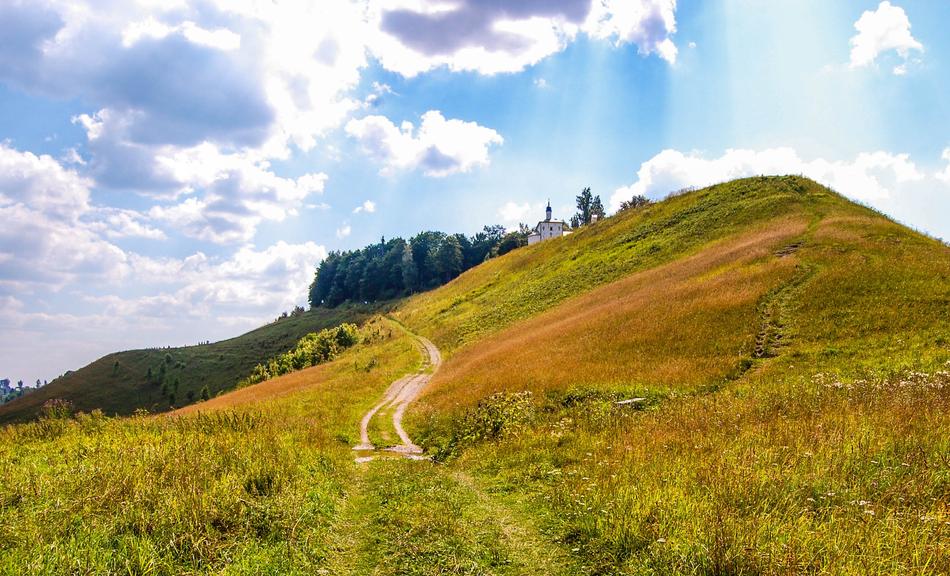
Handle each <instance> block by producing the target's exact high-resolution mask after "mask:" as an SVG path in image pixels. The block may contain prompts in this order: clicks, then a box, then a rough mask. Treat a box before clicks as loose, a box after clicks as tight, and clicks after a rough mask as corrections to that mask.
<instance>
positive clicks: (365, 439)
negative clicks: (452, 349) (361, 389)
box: [353, 336, 442, 462]
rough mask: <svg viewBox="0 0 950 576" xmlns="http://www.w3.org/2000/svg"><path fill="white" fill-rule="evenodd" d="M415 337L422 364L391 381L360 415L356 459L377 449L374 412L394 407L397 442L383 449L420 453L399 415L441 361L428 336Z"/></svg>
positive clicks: (411, 454) (412, 454) (368, 456)
mask: <svg viewBox="0 0 950 576" xmlns="http://www.w3.org/2000/svg"><path fill="white" fill-rule="evenodd" d="M414 337H415V338H416V340H417V341H418V342H419V344H420V347H421V349H422V352H423V353H424V361H423V364H422V367H421V368H419V371H418V372H416V373H415V374H411V375H409V376H404V377H403V378H400V379H399V380H396V381H395V382H393V383H392V384H390V386H389V388H387V389H386V393H385V394H383V399H382V400H380V402H379V403H378V404H376V405H375V406H373V408H372V409H370V411H369V412H367V413H366V414H365V415H364V416H363V418H362V420H360V443H359V444H357V445H356V446H354V447H353V450H356V451H357V452H360V455H359V456H357V458H356V460H357V461H358V462H367V461H369V460H372V459H373V458H374V457H375V454H373V453H374V452H376V446H374V445H373V443H372V442H370V439H369V425H370V422H371V421H372V419H373V417H374V416H376V414H377V413H379V412H380V411H385V410H386V409H389V408H391V409H393V414H392V426H393V430H395V431H396V434H397V435H398V436H399V440H400V443H399V444H397V445H395V446H390V447H388V448H385V450H387V451H388V452H395V453H398V454H403V455H405V456H407V457H410V458H412V457H415V458H419V457H420V455H421V454H422V448H420V447H419V446H417V445H416V444H415V443H414V442H413V441H412V439H411V438H409V435H408V434H406V431H405V429H404V428H403V427H402V417H403V415H404V414H405V413H406V408H408V407H409V404H411V403H412V402H413V401H414V400H415V399H416V398H417V397H418V396H419V394H420V393H421V392H422V390H423V388H425V387H426V385H428V384H429V380H431V379H432V375H433V374H434V373H435V371H436V370H438V369H439V366H440V365H441V364H442V355H441V354H440V353H439V349H438V348H436V346H435V344H433V343H432V342H431V341H430V340H428V339H426V338H423V337H422V336H414Z"/></svg>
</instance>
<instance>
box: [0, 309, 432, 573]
mask: <svg viewBox="0 0 950 576" xmlns="http://www.w3.org/2000/svg"><path fill="white" fill-rule="evenodd" d="M379 324H383V325H385V322H384V321H375V322H374V323H373V324H371V325H370V327H369V328H368V329H367V332H368V333H369V332H371V331H372V328H373V327H374V326H375V325H379ZM384 334H385V335H377V336H374V337H373V339H372V340H371V341H368V342H365V343H364V344H361V345H358V346H357V347H355V348H354V349H351V350H350V351H348V352H346V353H345V354H344V355H343V356H342V357H341V358H340V359H339V360H337V361H334V362H331V363H328V364H324V365H321V366H317V367H314V368H310V369H307V370H303V371H300V372H296V373H293V374H290V375H287V376H284V377H281V378H276V379H274V380H270V381H268V382H265V383H262V384H260V385H258V386H256V387H255V386H252V387H248V388H243V389H241V390H239V391H237V392H235V393H234V394H233V395H234V396H235V397H236V398H237V399H238V401H233V402H229V400H230V398H229V396H230V395H225V396H221V397H219V398H216V399H215V400H213V401H212V402H209V403H206V405H199V406H204V407H203V408H202V411H200V412H196V411H191V412H190V413H188V414H183V415H167V416H148V417H143V416H138V417H132V418H109V417H105V416H103V415H101V414H99V413H95V414H91V415H83V416H80V417H78V418H52V419H42V420H40V421H38V422H34V423H29V424H20V425H16V426H7V427H4V428H3V429H2V430H0V483H2V485H3V486H4V490H3V491H2V492H0V573H3V574H68V573H80V574H183V573H217V572H220V571H223V572H225V573H229V574H261V573H270V574H294V573H299V574H312V573H313V572H314V570H316V569H318V568H319V567H320V566H323V565H324V564H325V561H326V557H327V555H328V554H329V553H330V550H329V547H328V546H329V542H330V539H329V530H330V527H331V524H332V523H333V521H334V519H335V517H336V514H337V510H338V507H339V506H340V504H341V502H342V501H343V498H344V496H345V494H346V490H347V489H348V487H349V486H350V485H352V484H353V483H354V478H355V475H356V474H357V472H358V470H357V469H356V467H355V465H354V464H353V462H352V451H351V448H350V447H351V445H352V442H353V436H354V435H355V432H356V426H357V422H358V421H359V418H360V416H361V415H362V413H363V412H364V411H365V410H366V409H367V408H368V407H369V405H371V403H372V402H373V401H375V398H376V397H377V396H378V395H379V394H381V393H382V391H383V390H384V389H385V388H386V386H387V385H388V383H389V382H390V381H391V380H392V379H393V378H395V377H398V376H399V375H401V374H402V373H404V372H405V371H408V370H410V369H411V368H412V367H413V366H414V365H415V364H416V363H418V352H417V350H416V348H415V346H414V345H413V342H412V340H411V339H410V338H409V337H408V336H405V335H404V334H403V332H402V331H399V330H386V331H384ZM373 358H384V359H385V360H386V362H385V364H378V365H377V367H376V368H374V369H371V370H369V371H367V370H365V369H363V368H361V367H363V366H366V365H368V364H369V363H370V360H371V359H373ZM284 380H300V381H304V382H305V385H304V386H302V387H296V388H295V389H294V391H293V392H292V393H289V394H286V395H283V396H281V397H277V398H275V397H270V398H266V399H260V400H261V401H259V402H253V403H242V402H240V399H242V398H243V397H244V396H246V395H247V394H248V393H250V392H252V391H253V389H254V388H257V387H268V386H269V387H272V388H273V387H275V386H280V385H282V381H284Z"/></svg>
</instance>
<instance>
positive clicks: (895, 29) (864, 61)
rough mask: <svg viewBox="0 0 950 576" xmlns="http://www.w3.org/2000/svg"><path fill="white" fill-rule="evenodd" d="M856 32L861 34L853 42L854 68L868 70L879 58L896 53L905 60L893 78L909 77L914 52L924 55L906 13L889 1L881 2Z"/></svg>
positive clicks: (858, 25)
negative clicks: (892, 52)
mask: <svg viewBox="0 0 950 576" xmlns="http://www.w3.org/2000/svg"><path fill="white" fill-rule="evenodd" d="M854 28H855V30H857V31H858V33H857V34H855V35H854V36H853V37H852V38H851V63H850V65H851V68H860V67H864V66H869V65H871V64H873V63H874V62H875V60H877V57H878V56H879V55H880V54H882V53H884V52H888V51H890V50H894V51H896V52H897V54H898V56H900V58H902V59H903V62H902V63H901V64H898V65H897V66H895V67H894V70H893V71H894V74H897V75H903V74H906V73H907V60H908V58H909V57H910V53H911V51H916V52H923V51H924V45H923V44H921V43H920V42H919V41H918V40H917V39H916V38H914V37H913V35H911V33H910V19H909V18H908V17H907V13H906V12H904V9H903V8H901V7H900V6H894V5H892V4H891V3H890V2H888V1H887V0H885V1H884V2H881V3H880V4H879V5H878V7H877V10H874V11H873V12H872V11H870V10H867V11H865V12H864V13H863V14H861V17H860V18H858V21H857V22H855V23H854Z"/></svg>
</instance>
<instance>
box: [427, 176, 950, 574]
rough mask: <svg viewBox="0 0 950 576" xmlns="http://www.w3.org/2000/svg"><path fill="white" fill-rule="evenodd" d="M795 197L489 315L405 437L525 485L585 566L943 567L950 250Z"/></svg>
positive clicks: (696, 569)
mask: <svg viewBox="0 0 950 576" xmlns="http://www.w3.org/2000/svg"><path fill="white" fill-rule="evenodd" d="M729 186H731V185H728V184H727V185H725V187H726V188H727V189H728V187H729ZM706 193H708V194H709V193H712V192H709V191H707V192H706ZM687 196H689V195H687ZM697 196H699V197H700V198H701V197H702V196H701V195H699V194H697ZM688 199H689V198H683V199H681V200H680V201H681V202H685V201H687V200H688ZM694 200H695V198H694ZM700 201H701V200H700ZM733 201H735V198H733ZM787 206H788V204H786V208H783V211H784V212H785V215H784V216H781V217H778V218H776V219H772V220H770V221H766V222H764V223H761V227H759V226H756V225H751V226H749V227H748V228H747V230H746V231H743V232H738V233H732V234H730V235H729V236H728V237H726V238H723V239H721V240H715V241H712V242H710V243H707V244H706V245H705V246H704V247H703V249H702V250H701V251H699V252H697V253H695V254H692V255H687V256H685V257H681V258H679V259H677V260H676V261H673V262H671V263H669V264H664V265H661V266H658V267H654V268H651V269H648V270H644V271H642V272H635V273H633V274H630V275H628V276H626V277H625V278H623V279H621V280H619V281H616V282H613V283H609V284H606V285H603V286H602V287H600V288H596V289H594V290H591V291H587V292H579V293H578V294H577V295H576V296H574V297H571V298H567V299H566V301H565V303H564V304H562V305H560V306H558V307H556V308H553V309H551V310H549V311H548V312H545V313H542V314H539V315H536V316H534V317H533V318H531V319H529V320H527V321H523V322H518V323H513V324H511V325H507V323H506V322H504V321H501V322H498V323H496V324H495V325H493V326H492V329H490V330H485V332H488V333H490V336H487V337H484V338H483V339H481V340H480V341H479V342H478V343H477V344H473V345H467V346H461V347H459V348H457V349H456V350H455V351H454V353H453V354H451V355H449V358H448V360H447V361H446V363H445V365H444V367H443V370H442V372H441V373H440V374H439V375H438V376H437V377H436V378H435V379H434V380H433V383H432V386H431V388H430V389H429V390H427V392H426V394H425V395H424V396H423V397H422V398H421V399H420V401H419V404H418V406H417V408H416V410H415V411H414V412H413V413H412V420H411V422H410V424H411V425H412V432H413V433H414V434H415V435H416V437H418V438H420V441H421V443H422V444H423V445H425V446H426V447H427V448H428V449H429V450H430V451H431V452H432V453H434V454H436V456H437V457H438V458H441V459H443V460H444V461H446V462H448V465H450V466H452V467H454V468H458V469H460V470H463V471H465V473H467V474H471V475H472V476H473V477H474V478H476V479H477V480H478V481H479V482H482V483H483V484H485V485H486V486H488V487H490V489H491V490H494V491H496V492H498V493H501V494H506V493H511V494H515V495H518V496H519V497H520V498H527V500H528V504H527V506H526V509H527V510H529V511H531V513H532V515H533V516H535V518H536V522H537V523H538V524H539V525H540V526H541V528H542V529H543V530H544V531H546V533H547V534H548V536H549V538H550V539H552V540H554V541H557V542H559V543H561V545H562V546H563V547H564V549H566V550H569V551H570V552H571V555H572V560H573V562H574V569H575V570H576V573H583V574H799V573H822V574H855V575H857V574H909V573H913V574H943V573H947V572H948V571H950V547H948V542H950V540H948V538H947V536H948V534H950V515H948V510H950V412H948V410H947V408H948V403H950V249H948V248H947V247H946V246H945V245H943V244H941V243H939V242H937V241H934V240H932V239H929V238H926V237H924V236H922V235H919V234H917V233H914V232H912V231H909V230H907V229H906V228H903V227H901V226H899V225H897V224H896V223H894V222H891V221H888V220H886V219H885V218H882V217H880V216H878V215H876V214H874V213H872V212H870V211H868V210H866V209H864V208H861V207H858V206H855V205H853V204H850V203H848V202H845V201H842V200H840V199H839V198H837V197H835V196H834V195H831V194H827V195H825V196H823V197H822V196H821V195H818V194H812V193H809V195H808V197H807V199H806V200H805V201H804V202H803V203H802V204H800V205H799V207H798V208H795V209H793V210H791V211H790V212H789V211H788V210H787ZM622 217H624V216H621V218H622ZM626 217H627V218H630V219H631V220H632V222H631V223H630V224H629V225H630V226H638V225H642V224H638V223H637V222H636V220H637V219H643V220H647V219H648V218H649V217H650V216H649V214H634V215H632V216H626ZM651 240H652V239H651ZM552 244H553V242H552ZM523 257H529V255H528V254H526V255H524V256H523ZM552 265H553V263H552ZM470 280H471V279H470ZM549 280H551V279H549ZM537 282H538V283H543V282H544V279H538V280H537ZM451 288H453V286H452V285H450V286H448V287H446V288H445V289H443V290H440V291H435V292H433V293H430V294H429V295H428V296H427V300H426V305H427V306H428V307H430V309H437V308H438V307H439V306H440V305H442V306H448V305H449V303H451V302H455V301H460V300H464V299H465V296H464V295H461V296H460V295H459V294H457V293H450V292H449V289H451ZM456 288H457V287H456ZM474 297H475V298H477V297H478V296H474ZM509 302H510V304H509V306H510V307H511V311H510V312H509V311H507V310H504V311H499V310H497V309H496V310H492V311H486V312H483V313H485V314H490V315H492V317H495V318H501V317H504V315H505V314H504V312H507V315H509V316H517V315H518V314H520V310H521V309H520V305H519V303H518V301H517V300H511V301H509ZM410 306H411V304H410ZM420 324H421V322H420ZM432 326H433V327H432V328H431V329H432V330H433V332H435V333H437V334H438V333H440V332H439V330H443V331H445V330H447V329H449V327H451V329H454V330H456V331H457V333H460V334H464V333H465V332H466V327H465V325H464V324H461V325H459V324H454V323H449V322H448V321H445V322H443V323H441V324H438V323H436V322H433V324H432ZM420 329H423V330H425V328H420ZM455 333H456V332H451V331H449V332H442V334H443V336H442V338H443V340H444V341H447V342H453V341H455V340H456V339H458V337H457V336H455V335H454V334H455ZM462 339H464V337H463V338H462ZM635 398H636V399H638V400H636V401H634V402H631V403H628V404H617V402H618V401H622V400H625V399H635Z"/></svg>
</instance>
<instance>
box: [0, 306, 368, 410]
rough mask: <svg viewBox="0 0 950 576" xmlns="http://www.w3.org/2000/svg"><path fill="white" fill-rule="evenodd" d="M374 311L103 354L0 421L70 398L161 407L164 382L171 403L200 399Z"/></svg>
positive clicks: (82, 405)
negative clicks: (312, 337)
mask: <svg viewBox="0 0 950 576" xmlns="http://www.w3.org/2000/svg"><path fill="white" fill-rule="evenodd" d="M374 311H375V308H371V307H343V308H336V309H333V310H327V309H317V310H311V311H309V312H306V313H304V314H302V315H300V316H296V317H289V318H286V319H283V320H280V321H279V322H274V323H271V324H267V325H265V326H262V327H260V328H257V329H255V330H252V331H251V332H248V333H247V334H244V335H241V336H238V337H236V338H231V339H228V340H222V341H221V342H215V343H213V344H203V345H198V346H185V347H181V348H149V349H144V350H129V351H125V352H116V353H113V354H109V355H107V356H103V357H102V358H100V359H98V360H96V361H95V362H93V363H91V364H89V365H88V366H85V367H83V368H80V369H79V370H76V371H73V372H68V373H66V374H65V375H63V376H61V377H59V378H57V379H55V380H53V381H52V382H50V383H49V384H47V385H46V386H44V387H42V388H40V389H39V390H37V391H36V392H32V393H30V394H27V395H26V396H23V397H22V398H19V399H17V400H15V401H13V402H9V403H7V404H4V405H2V406H0V424H4V423H9V422H16V421H24V420H29V419H31V418H34V417H35V415H36V414H37V413H38V412H39V410H40V408H41V407H42V406H43V403H44V402H46V401H47V400H50V399H52V398H60V399H64V400H68V401H70V402H72V403H73V405H74V406H75V408H76V409H77V410H82V411H86V412H89V411H91V410H94V409H101V410H102V411H103V412H105V413H106V414H118V415H127V414H131V413H132V412H134V411H135V410H136V409H137V408H145V409H147V410H149V411H150V412H161V411H165V410H168V409H170V405H169V399H168V395H167V393H166V394H163V393H162V383H163V382H164V383H165V385H166V390H167V391H168V392H173V393H174V394H175V398H176V402H175V404H176V405H177V406H183V405H186V404H190V403H191V402H192V401H195V400H198V399H199V397H200V391H201V390H202V388H204V387H205V386H207V387H208V391H209V392H210V394H211V395H212V396H214V395H216V394H218V393H219V392H221V391H224V390H229V389H232V388H234V386H235V385H236V384H237V383H238V382H239V381H240V380H241V379H242V378H244V377H246V376H247V375H248V374H250V372H251V370H252V369H253V368H254V366H256V365H257V364H258V363H260V362H262V361H265V360H267V359H269V358H271V357H272V356H275V355H276V354H279V353H282V352H286V351H287V350H289V349H291V348H293V346H294V344H296V343H297V340H299V339H300V338H301V337H302V336H304V335H305V334H307V333H309V332H316V331H319V330H321V329H323V328H329V327H332V326H337V325H339V324H341V323H343V322H360V321H362V320H363V319H365V318H368V317H369V316H370V315H371V314H372V313H373V312H374ZM166 359H167V361H166ZM150 370H151V374H152V377H151V380H149V378H148V374H149V371H150ZM162 374H164V379H162ZM176 381H177V382H178V386H177V389H176V387H175V382H176Z"/></svg>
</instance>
